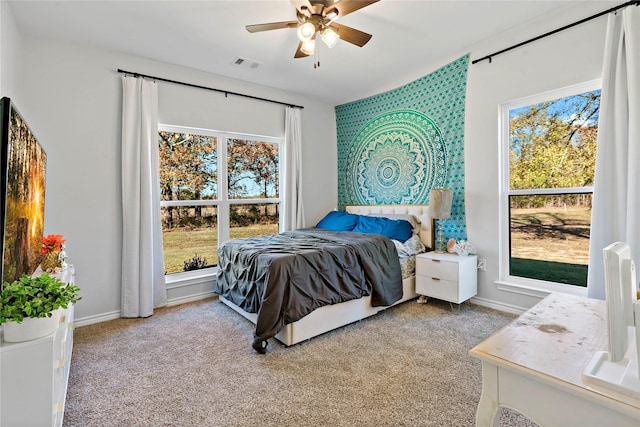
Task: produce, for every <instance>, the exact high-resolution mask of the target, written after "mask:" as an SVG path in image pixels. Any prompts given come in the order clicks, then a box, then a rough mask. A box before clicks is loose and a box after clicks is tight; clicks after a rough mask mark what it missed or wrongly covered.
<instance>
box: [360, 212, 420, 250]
mask: <svg viewBox="0 0 640 427" xmlns="http://www.w3.org/2000/svg"><path fill="white" fill-rule="evenodd" d="M353 231H355V232H357V233H375V234H382V235H383V236H386V237H388V238H390V239H394V240H398V241H400V242H403V243H404V242H406V241H407V240H409V238H410V237H411V236H412V235H413V231H412V228H411V223H410V222H409V221H407V220H404V219H389V218H382V217H375V216H365V215H361V216H360V218H358V225H356V227H355V228H354V229H353Z"/></svg>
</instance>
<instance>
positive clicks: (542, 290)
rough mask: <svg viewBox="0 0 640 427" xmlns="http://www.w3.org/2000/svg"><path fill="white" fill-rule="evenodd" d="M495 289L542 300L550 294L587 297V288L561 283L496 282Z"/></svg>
mask: <svg viewBox="0 0 640 427" xmlns="http://www.w3.org/2000/svg"><path fill="white" fill-rule="evenodd" d="M495 284H496V288H497V289H498V290H500V291H503V292H510V293H514V294H519V295H525V296H529V297H533V298H539V299H542V298H544V297H546V296H547V295H549V294H550V293H553V292H557V293H564V294H570V295H579V296H584V297H586V296H587V288H583V287H582V286H574V285H564V284H561V283H552V282H543V281H540V280H526V279H519V280H518V281H517V282H516V281H507V280H497V281H496V282H495Z"/></svg>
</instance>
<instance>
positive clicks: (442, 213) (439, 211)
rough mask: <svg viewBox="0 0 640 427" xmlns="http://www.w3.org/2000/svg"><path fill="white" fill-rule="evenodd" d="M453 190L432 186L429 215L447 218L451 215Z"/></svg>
mask: <svg viewBox="0 0 640 427" xmlns="http://www.w3.org/2000/svg"><path fill="white" fill-rule="evenodd" d="M452 201H453V191H452V190H447V189H446V188H432V189H431V192H430V193H429V216H431V218H436V219H445V218H449V217H450V216H451V202H452Z"/></svg>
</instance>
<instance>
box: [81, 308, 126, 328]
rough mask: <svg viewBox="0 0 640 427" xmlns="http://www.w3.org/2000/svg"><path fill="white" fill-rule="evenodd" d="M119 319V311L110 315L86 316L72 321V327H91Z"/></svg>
mask: <svg viewBox="0 0 640 427" xmlns="http://www.w3.org/2000/svg"><path fill="white" fill-rule="evenodd" d="M119 318H120V310H117V311H112V312H110V313H103V314H96V315H95V316H86V317H80V318H77V317H76V318H75V319H73V325H74V326H75V327H78V326H87V325H92V324H94V323H100V322H106V321H107V320H114V319H119Z"/></svg>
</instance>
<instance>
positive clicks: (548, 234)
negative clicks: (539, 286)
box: [510, 208, 591, 286]
mask: <svg viewBox="0 0 640 427" xmlns="http://www.w3.org/2000/svg"><path fill="white" fill-rule="evenodd" d="M590 223H591V210H590V209H589V208H566V209H565V208H544V209H513V210H512V212H511V255H512V258H511V266H510V267H511V275H513V276H519V277H527V278H531V279H539V280H546V281H550V282H557V283H567V284H571V285H577V286H586V285H587V266H588V263H589V232H590Z"/></svg>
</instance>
